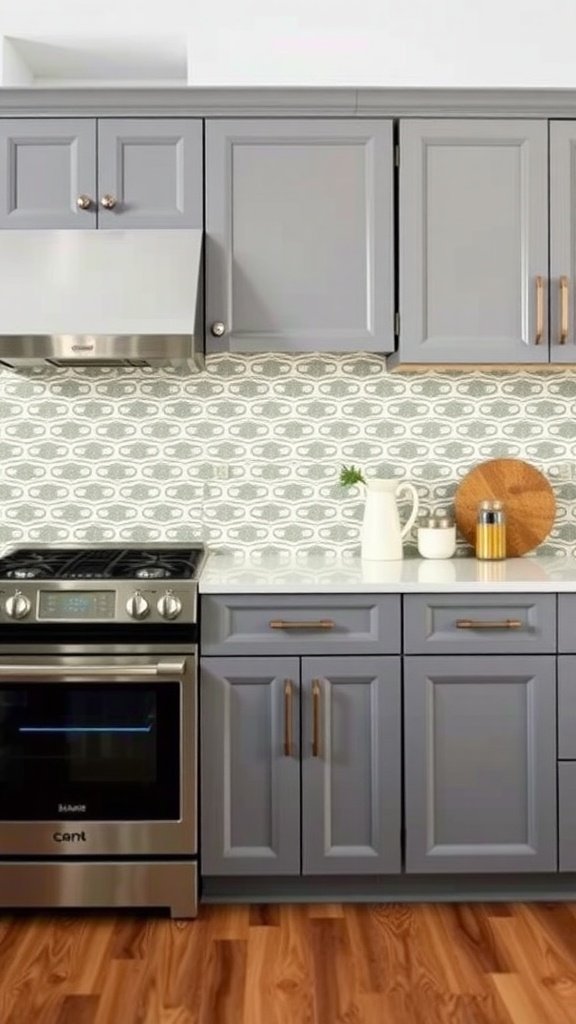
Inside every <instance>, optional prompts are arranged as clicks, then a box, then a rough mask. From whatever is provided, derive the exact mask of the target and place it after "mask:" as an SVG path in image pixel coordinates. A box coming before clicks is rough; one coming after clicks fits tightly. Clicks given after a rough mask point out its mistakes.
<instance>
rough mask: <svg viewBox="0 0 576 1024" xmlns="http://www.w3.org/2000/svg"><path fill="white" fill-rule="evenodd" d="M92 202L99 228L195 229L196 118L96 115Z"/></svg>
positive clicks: (198, 194)
mask: <svg viewBox="0 0 576 1024" xmlns="http://www.w3.org/2000/svg"><path fill="white" fill-rule="evenodd" d="M98 201H99V210H98V224H99V227H101V228H201V227H202V220H203V217H202V121H201V120H200V119H199V118H196V119H194V118H172V119H170V118H157V117H155V118H129V119H124V118H122V119H117V118H110V119H108V118H102V119H100V120H99V121H98ZM110 204H112V205H110Z"/></svg>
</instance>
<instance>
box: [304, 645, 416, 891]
mask: <svg viewBox="0 0 576 1024" xmlns="http://www.w3.org/2000/svg"><path fill="white" fill-rule="evenodd" d="M302 694H303V716H302V870H303V873H304V874H305V875H328V874H358V875H360V874H383V873H392V872H399V871H400V864H401V853H400V800H401V796H400V790H401V781H400V770H401V758H400V743H401V708H400V659H399V658H382V657H376V656H371V657H358V658H341V657H340V658H326V657H324V658H305V659H304V660H303V662H302Z"/></svg>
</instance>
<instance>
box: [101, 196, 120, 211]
mask: <svg viewBox="0 0 576 1024" xmlns="http://www.w3.org/2000/svg"><path fill="white" fill-rule="evenodd" d="M117 202H118V200H117V199H116V197H115V196H111V195H109V193H106V195H105V196H102V199H101V200H100V206H103V207H104V209H105V210H113V209H114V207H115V206H116V203H117Z"/></svg>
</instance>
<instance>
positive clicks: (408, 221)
mask: <svg viewBox="0 0 576 1024" xmlns="http://www.w3.org/2000/svg"><path fill="white" fill-rule="evenodd" d="M399 203H400V206H399V271H398V273H399V288H400V339H399V351H398V354H397V356H395V357H394V359H395V361H396V363H400V364H404V363H544V362H548V358H549V355H548V352H549V350H548V303H547V289H548V124H547V122H546V121H545V120H520V119H518V120H480V119H479V120H476V119H473V118H470V119H466V120H462V119H457V118H455V119H448V118H443V119H440V120H439V119H436V120H435V119H429V120H419V119H414V120H404V121H401V123H400V194H399ZM565 219H566V223H568V208H566V211H565ZM567 236H568V232H567ZM563 273H568V271H567V270H565V271H563Z"/></svg>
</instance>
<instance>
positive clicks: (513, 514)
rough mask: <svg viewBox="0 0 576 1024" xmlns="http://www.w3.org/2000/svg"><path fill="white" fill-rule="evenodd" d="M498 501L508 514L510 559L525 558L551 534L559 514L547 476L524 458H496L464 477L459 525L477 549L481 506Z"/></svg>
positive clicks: (457, 506) (457, 500) (457, 512)
mask: <svg viewBox="0 0 576 1024" xmlns="http://www.w3.org/2000/svg"><path fill="white" fill-rule="evenodd" d="M486 498H497V499H499V500H500V501H502V502H503V503H504V510H505V512H506V557H507V558H515V557H517V556H518V555H525V554H526V552H527V551H532V549H533V548H536V547H538V545H539V544H541V543H542V541H544V540H546V537H547V536H548V534H549V533H550V530H551V529H552V527H553V525H554V518H555V515H556V500H555V498H554V492H553V490H552V488H551V486H550V484H549V483H548V481H547V479H546V477H545V476H543V475H542V473H541V472H540V471H539V470H538V469H535V468H534V466H530V465H529V463H528V462H523V461H522V460H521V459H492V460H491V461H490V462H483V463H481V464H480V465H479V466H476V467H475V469H472V470H470V472H469V473H468V474H467V475H466V476H465V477H464V479H463V481H462V483H461V484H460V485H459V487H458V490H457V491H456V497H455V518H456V525H457V526H458V529H459V530H460V533H461V534H462V536H463V537H465V538H466V540H467V541H468V543H469V544H471V545H472V547H474V540H475V535H476V514H477V511H478V505H479V504H480V502H481V501H484V500H485V499H486Z"/></svg>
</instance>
